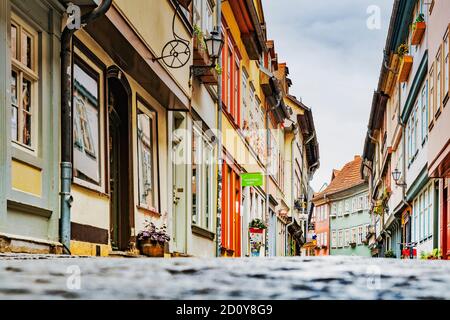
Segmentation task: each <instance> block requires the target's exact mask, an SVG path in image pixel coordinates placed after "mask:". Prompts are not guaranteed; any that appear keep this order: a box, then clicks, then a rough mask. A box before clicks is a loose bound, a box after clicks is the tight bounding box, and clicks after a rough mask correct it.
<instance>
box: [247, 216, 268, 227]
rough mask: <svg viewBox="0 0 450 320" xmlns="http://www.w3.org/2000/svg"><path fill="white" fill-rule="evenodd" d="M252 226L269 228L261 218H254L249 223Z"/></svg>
mask: <svg viewBox="0 0 450 320" xmlns="http://www.w3.org/2000/svg"><path fill="white" fill-rule="evenodd" d="M249 227H250V228H255V229H267V225H266V224H265V223H264V222H263V221H262V220H261V219H258V218H256V219H253V220H252V221H251V222H250V224H249Z"/></svg>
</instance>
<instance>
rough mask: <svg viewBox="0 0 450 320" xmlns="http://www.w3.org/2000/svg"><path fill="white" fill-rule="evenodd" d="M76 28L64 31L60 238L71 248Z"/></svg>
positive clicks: (104, 7)
mask: <svg viewBox="0 0 450 320" xmlns="http://www.w3.org/2000/svg"><path fill="white" fill-rule="evenodd" d="M111 4H112V0H103V2H102V3H101V4H100V5H99V6H98V7H97V8H96V9H94V10H93V11H91V12H90V13H87V14H85V15H83V16H82V17H81V23H82V27H83V26H86V25H87V24H88V23H90V22H92V21H94V20H96V19H98V18H100V17H101V16H103V15H104V14H105V13H106V12H107V11H108V10H109V8H110V7H111ZM76 31H77V30H76V29H69V28H68V27H67V26H66V27H65V28H64V31H63V32H62V35H61V164H60V166H61V173H60V176H61V177H60V184H61V187H60V188H61V192H60V201H61V202H60V206H61V207H60V210H61V220H60V241H61V244H62V245H63V247H64V248H65V249H66V250H67V251H68V253H69V254H71V252H70V238H71V225H70V221H71V212H70V210H71V207H72V202H73V197H72V195H71V186H72V37H73V35H74V34H75V32H76Z"/></svg>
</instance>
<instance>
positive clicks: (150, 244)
mask: <svg viewBox="0 0 450 320" xmlns="http://www.w3.org/2000/svg"><path fill="white" fill-rule="evenodd" d="M140 247H141V248H140V249H141V252H142V254H143V255H145V256H147V257H158V258H162V257H164V244H160V243H158V242H156V241H150V240H142V241H141V242H140Z"/></svg>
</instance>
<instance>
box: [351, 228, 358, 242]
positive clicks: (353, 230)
mask: <svg viewBox="0 0 450 320" xmlns="http://www.w3.org/2000/svg"><path fill="white" fill-rule="evenodd" d="M357 232H358V231H357V228H352V240H351V242H352V243H358V234H357Z"/></svg>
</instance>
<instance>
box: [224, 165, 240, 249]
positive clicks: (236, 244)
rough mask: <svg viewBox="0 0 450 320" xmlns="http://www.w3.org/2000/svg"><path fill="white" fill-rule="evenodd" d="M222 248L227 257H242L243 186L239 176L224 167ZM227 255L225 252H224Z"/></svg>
mask: <svg viewBox="0 0 450 320" xmlns="http://www.w3.org/2000/svg"><path fill="white" fill-rule="evenodd" d="M222 183H223V194H222V248H223V250H224V251H226V253H227V255H229V256H230V255H233V256H234V257H240V256H241V239H242V236H241V190H240V188H241V186H240V178H239V174H238V173H237V172H236V171H235V170H234V169H233V168H232V167H231V166H229V165H227V164H224V165H223V178H222ZM223 254H225V252H223Z"/></svg>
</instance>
